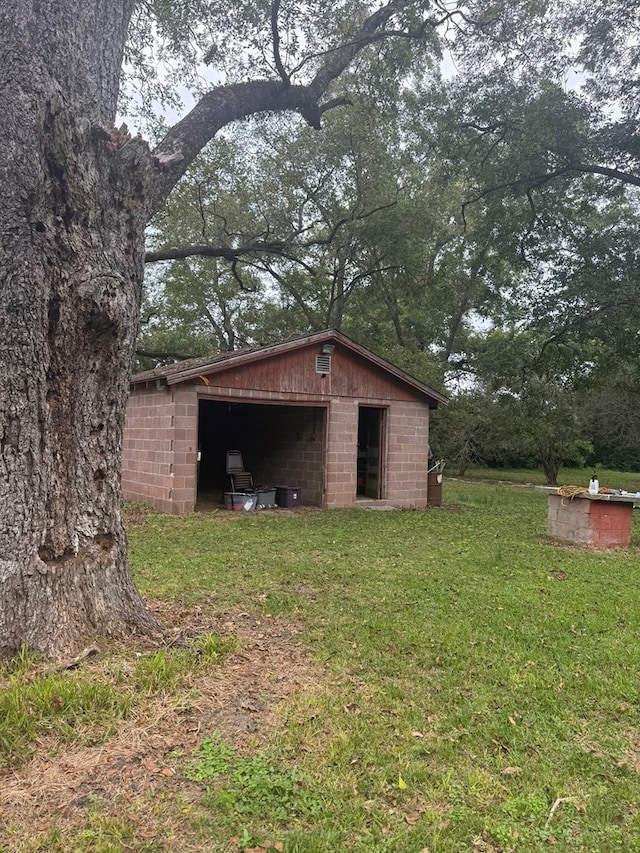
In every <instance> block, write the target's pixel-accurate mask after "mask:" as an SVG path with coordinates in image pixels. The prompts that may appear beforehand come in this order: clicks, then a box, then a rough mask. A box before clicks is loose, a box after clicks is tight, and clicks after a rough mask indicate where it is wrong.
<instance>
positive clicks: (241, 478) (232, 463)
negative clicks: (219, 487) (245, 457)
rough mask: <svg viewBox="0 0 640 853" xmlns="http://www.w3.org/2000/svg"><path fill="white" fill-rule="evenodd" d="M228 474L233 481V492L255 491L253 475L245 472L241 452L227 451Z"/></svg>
mask: <svg viewBox="0 0 640 853" xmlns="http://www.w3.org/2000/svg"><path fill="white" fill-rule="evenodd" d="M227 474H228V475H229V477H230V479H231V491H232V492H250V491H253V475H252V474H250V473H249V471H245V470H244V462H243V461H242V453H240V451H239V450H229V451H227Z"/></svg>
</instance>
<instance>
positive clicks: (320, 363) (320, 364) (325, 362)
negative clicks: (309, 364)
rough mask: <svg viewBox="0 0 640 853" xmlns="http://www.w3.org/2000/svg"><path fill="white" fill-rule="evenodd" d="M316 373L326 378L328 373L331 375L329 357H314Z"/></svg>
mask: <svg viewBox="0 0 640 853" xmlns="http://www.w3.org/2000/svg"><path fill="white" fill-rule="evenodd" d="M316 373H322V375H323V376H326V375H327V374H328V373H331V356H330V355H317V356H316Z"/></svg>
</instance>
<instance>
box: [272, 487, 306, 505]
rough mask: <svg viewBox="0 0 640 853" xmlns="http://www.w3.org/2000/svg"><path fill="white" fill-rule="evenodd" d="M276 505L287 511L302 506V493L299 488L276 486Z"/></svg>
mask: <svg viewBox="0 0 640 853" xmlns="http://www.w3.org/2000/svg"><path fill="white" fill-rule="evenodd" d="M276 503H277V504H278V506H281V507H284V508H285V509H292V508H293V507H297V506H302V492H301V491H300V488H299V487H298V486H276Z"/></svg>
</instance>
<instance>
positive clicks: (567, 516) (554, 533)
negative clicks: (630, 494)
mask: <svg viewBox="0 0 640 853" xmlns="http://www.w3.org/2000/svg"><path fill="white" fill-rule="evenodd" d="M632 517H633V504H631V503H616V502H614V501H598V500H589V499H588V498H574V499H573V500H570V499H569V498H563V497H561V496H560V495H549V506H548V513H547V532H548V534H549V536H551V537H552V538H554V539H560V540H562V541H564V542H571V543H573V544H576V545H586V546H589V547H592V548H618V547H624V546H626V545H628V544H629V539H630V536H631V520H632Z"/></svg>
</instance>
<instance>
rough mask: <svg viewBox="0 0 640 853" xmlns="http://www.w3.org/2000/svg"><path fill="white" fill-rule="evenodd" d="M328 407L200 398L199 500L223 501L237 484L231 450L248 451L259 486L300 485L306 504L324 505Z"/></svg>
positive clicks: (246, 461) (247, 459)
mask: <svg viewBox="0 0 640 853" xmlns="http://www.w3.org/2000/svg"><path fill="white" fill-rule="evenodd" d="M325 424H326V409H325V407H323V406H274V405H262V404H259V403H238V402H230V401H221V400H207V399H200V400H199V404H198V450H199V457H200V461H199V463H198V501H199V502H201V503H204V502H206V503H222V499H223V493H224V492H226V491H229V490H230V488H231V484H230V480H229V476H228V474H227V472H226V454H227V451H229V450H239V451H240V452H241V453H242V459H243V462H244V468H245V470H246V471H250V472H251V474H252V475H253V482H254V485H255V486H259V485H264V486H295V487H296V488H298V489H300V490H301V496H302V500H301V502H302V503H303V504H306V505H308V506H321V505H322V499H323V492H324V461H325V460H324V447H325Z"/></svg>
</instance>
